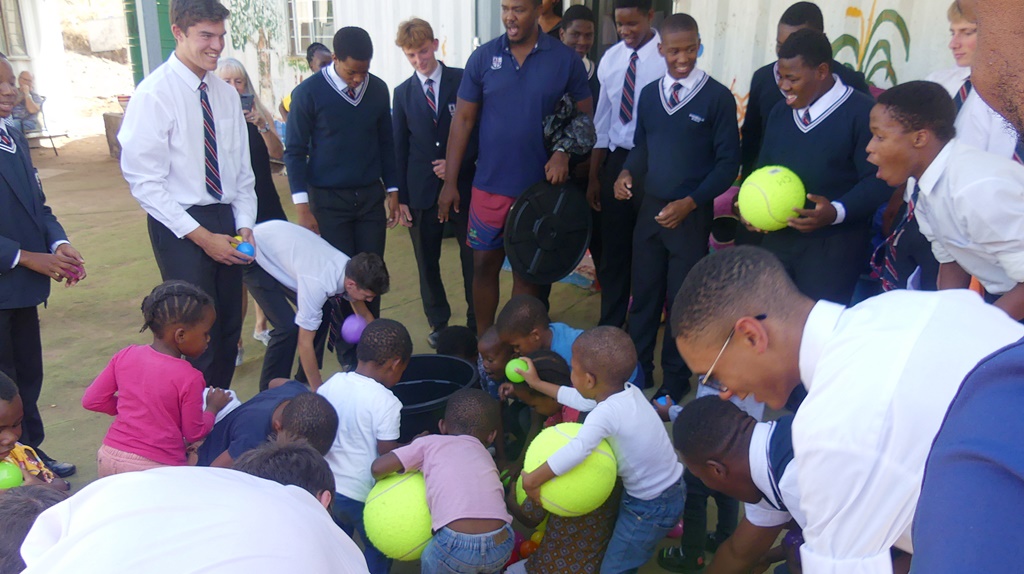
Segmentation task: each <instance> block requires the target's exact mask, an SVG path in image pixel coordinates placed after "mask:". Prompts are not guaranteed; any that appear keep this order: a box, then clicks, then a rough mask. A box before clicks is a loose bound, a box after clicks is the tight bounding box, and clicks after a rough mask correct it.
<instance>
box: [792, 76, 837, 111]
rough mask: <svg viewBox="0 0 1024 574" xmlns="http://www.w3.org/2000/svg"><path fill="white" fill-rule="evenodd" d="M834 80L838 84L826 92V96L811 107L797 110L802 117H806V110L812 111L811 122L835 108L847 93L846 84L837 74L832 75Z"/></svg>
mask: <svg viewBox="0 0 1024 574" xmlns="http://www.w3.org/2000/svg"><path fill="white" fill-rule="evenodd" d="M832 79H833V80H835V81H836V84H835V85H834V86H832V89H830V90H829V91H827V92H825V94H824V95H822V96H821V97H820V98H818V100H817V101H815V102H814V103H813V104H811V105H810V106H808V107H806V108H803V109H800V110H797V112H798V113H799V114H800V116H801V117H802V116H803V115H804V111H805V110H810V111H811V121H814V120H816V119H818V118H820V117H821V115H822V114H824V113H825V112H826V111H828V109H829V108H831V107H832V106H834V105H835V103H836V102H838V101H839V99H840V98H842V97H843V94H845V93H846V84H844V83H843V81H842V80H840V79H839V76H837V75H836V74H832Z"/></svg>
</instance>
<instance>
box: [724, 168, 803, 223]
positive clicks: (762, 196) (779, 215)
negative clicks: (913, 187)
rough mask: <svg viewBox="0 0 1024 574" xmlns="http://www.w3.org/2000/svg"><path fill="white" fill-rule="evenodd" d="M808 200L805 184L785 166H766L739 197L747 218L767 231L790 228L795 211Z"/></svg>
mask: <svg viewBox="0 0 1024 574" xmlns="http://www.w3.org/2000/svg"><path fill="white" fill-rule="evenodd" d="M805 201H806V191H805V190H804V183H803V182H802V181H800V178H799V177H798V176H797V175H796V174H795V173H793V172H792V170H790V169H789V168H785V167H782V166H781V165H769V166H765V167H762V168H761V169H759V170H757V171H755V172H754V173H752V174H750V175H749V176H748V177H747V179H746V181H744V182H743V186H742V187H740V193H739V197H738V198H737V202H738V204H739V208H740V215H741V216H743V219H745V220H747V222H748V223H750V224H751V225H753V226H754V227H756V228H758V229H762V230H764V231H777V230H779V229H782V228H784V227H786V221H787V220H788V219H789V218H790V217H796V214H795V213H793V210H794V209H803V206H804V203H805Z"/></svg>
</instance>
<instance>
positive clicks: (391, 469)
mask: <svg viewBox="0 0 1024 574" xmlns="http://www.w3.org/2000/svg"><path fill="white" fill-rule="evenodd" d="M377 444H378V445H379V444H380V443H379V442H378V443H377ZM378 448H379V446H378ZM370 472H371V473H372V474H373V478H375V479H378V480H379V479H381V478H384V477H385V476H387V475H389V474H393V473H396V472H405V467H404V466H402V461H401V460H399V459H398V456H396V455H395V453H393V452H388V453H387V454H385V455H383V456H380V457H377V460H375V461H373V464H372V465H370Z"/></svg>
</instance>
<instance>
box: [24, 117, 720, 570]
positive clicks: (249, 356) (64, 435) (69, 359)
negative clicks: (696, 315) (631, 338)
mask: <svg viewBox="0 0 1024 574" xmlns="http://www.w3.org/2000/svg"><path fill="white" fill-rule="evenodd" d="M32 156H33V161H34V162H35V165H36V167H37V168H38V169H39V175H40V177H41V178H42V181H43V187H44V190H45V191H46V194H47V199H48V203H49V205H50V206H51V207H52V208H53V211H54V213H55V214H56V215H57V217H58V218H59V220H60V221H61V223H62V224H63V225H64V227H65V229H66V230H67V232H68V235H69V237H70V238H71V240H72V242H73V243H74V245H75V246H76V247H77V248H78V249H79V251H81V253H82V255H83V257H84V258H85V260H86V264H87V269H88V272H89V277H88V278H87V279H86V280H85V281H84V282H83V283H81V284H80V285H78V286H76V287H74V288H71V289H65V288H64V287H61V286H56V285H55V286H54V288H53V293H52V296H51V297H50V300H49V305H48V306H47V307H46V308H45V309H42V308H41V313H40V320H41V324H42V336H43V349H44V363H45V370H46V380H45V384H44V388H43V394H42V398H41V399H40V403H39V404H40V407H41V410H42V413H43V418H44V421H45V423H46V430H47V439H46V442H45V444H44V446H45V448H46V451H47V452H48V453H49V454H50V455H51V456H54V457H55V458H57V459H59V460H66V461H69V462H73V463H75V464H77V465H78V469H79V470H78V474H77V475H75V476H74V477H72V479H71V480H72V484H73V487H74V490H78V489H80V488H81V487H83V486H84V485H85V484H87V483H88V482H90V481H92V480H94V479H95V477H96V456H95V455H96V449H97V448H98V447H99V445H100V441H101V440H102V438H103V435H104V434H105V433H106V429H107V427H108V426H109V424H110V422H111V419H110V418H109V417H107V416H106V415H100V414H96V413H91V412H88V411H85V410H84V409H83V408H82V407H81V403H80V401H81V396H82V392H83V391H84V389H85V388H86V387H87V386H88V385H89V384H90V383H91V382H92V380H93V378H94V377H95V376H96V375H97V374H98V373H99V372H100V370H102V369H103V367H104V366H105V365H106V364H107V362H108V361H109V359H110V357H111V356H112V355H113V354H114V353H115V352H117V351H118V350H119V349H121V348H123V347H125V346H127V345H129V344H148V343H150V342H151V341H152V338H151V335H149V333H148V332H147V333H141V334H140V333H139V327H140V326H141V324H142V318H141V313H140V311H139V306H140V304H141V302H142V298H143V297H144V296H145V295H147V294H148V293H149V291H150V290H151V289H152V288H153V287H154V286H156V285H157V284H159V283H160V275H159V272H158V271H157V268H156V264H155V262H154V259H153V254H152V251H151V250H150V245H149V240H148V235H147V232H146V217H145V213H144V212H143V211H142V209H141V208H139V206H138V204H137V203H136V201H135V200H134V199H133V198H132V197H131V195H130V194H129V191H128V185H127V184H126V183H125V181H124V179H123V178H122V177H121V172H120V168H119V165H118V162H117V161H116V160H114V159H112V158H111V157H110V156H109V155H108V153H107V146H106V142H105V140H104V139H103V137H101V136H97V137H92V138H88V139H84V140H78V141H73V142H69V143H67V144H66V145H64V146H63V147H61V148H60V156H59V157H55V156H54V154H53V152H52V151H51V150H50V149H48V148H44V149H36V150H33V152H32ZM275 182H276V184H277V187H278V190H279V192H280V193H281V196H282V198H283V203H284V205H285V210H286V211H287V212H288V214H289V216H290V217H292V218H293V219H294V209H293V207H292V205H291V201H290V198H289V197H288V184H287V181H286V179H285V178H284V177H280V176H275ZM456 249H457V247H456V245H455V240H454V239H450V240H446V241H445V246H444V256H443V257H444V258H443V263H442V266H443V273H444V280H445V284H446V285H447V288H448V294H449V300H450V302H451V305H452V309H453V315H454V316H453V317H452V321H451V323H452V324H458V323H462V322H464V321H465V311H466V305H465V301H463V300H462V299H461V296H460V295H459V292H460V287H459V282H460V280H461V279H460V275H459V269H458V256H457V253H456ZM385 260H386V262H387V265H388V268H389V270H390V271H391V275H392V282H391V285H392V291H391V292H390V293H388V294H387V295H386V296H384V297H383V301H382V302H383V308H382V315H383V316H385V317H390V318H395V319H398V320H400V321H401V322H402V323H404V324H405V325H406V327H408V329H409V331H410V333H411V334H412V337H413V342H414V345H415V352H419V353H429V352H432V351H431V350H430V348H429V347H428V346H427V344H426V336H427V333H428V330H429V328H428V325H427V322H426V319H425V318H424V316H423V311H422V306H421V301H420V296H419V286H418V281H417V279H416V263H415V259H414V257H413V253H412V249H411V244H410V241H409V239H408V232H407V231H406V230H405V229H403V228H396V229H392V230H390V231H389V232H388V237H387V248H386V256H385ZM501 289H502V295H503V300H506V299H507V298H508V294H509V293H510V291H511V276H510V274H509V273H503V274H502V286H501ZM599 299H600V296H599V295H598V294H595V293H592V292H589V291H587V290H584V289H580V288H578V287H574V286H570V285H564V284H558V285H555V286H554V289H553V290H552V294H551V317H552V320H554V321H562V322H565V323H568V324H570V325H573V326H576V327H581V328H586V327H591V326H594V325H595V324H596V322H597V316H598V309H599ZM253 320H254V319H253V313H251V312H250V313H249V315H248V316H247V317H246V322H245V325H244V327H243V330H242V333H243V342H244V347H245V362H244V364H243V365H242V366H241V367H239V368H238V369H237V370H236V372H235V379H234V383H233V385H232V388H233V389H235V390H236V391H237V392H238V394H239V396H240V398H241V399H242V400H245V399H247V398H249V397H251V396H252V395H254V394H255V393H256V391H257V382H258V377H259V372H260V366H261V364H262V358H263V351H264V347H263V345H262V344H261V343H259V342H258V341H255V340H254V339H253V338H252V336H251V334H252V331H253ZM655 356H656V357H657V356H659V354H658V353H656V354H655ZM336 368H337V363H336V362H334V361H333V359H328V362H327V364H326V365H325V369H324V370H325V373H330V372H331V370H332V369H336ZM657 377H660V373H656V378H657ZM711 514H712V516H711V519H712V520H714V511H713V510H712V512H711ZM415 570H416V568H415V566H414V564H408V565H399V566H397V567H396V568H395V569H394V572H396V573H399V572H413V571H415ZM642 571H651V572H654V571H659V569H658V568H657V566H654V565H653V561H652V565H648V566H647V567H645V568H644V569H643V570H642Z"/></svg>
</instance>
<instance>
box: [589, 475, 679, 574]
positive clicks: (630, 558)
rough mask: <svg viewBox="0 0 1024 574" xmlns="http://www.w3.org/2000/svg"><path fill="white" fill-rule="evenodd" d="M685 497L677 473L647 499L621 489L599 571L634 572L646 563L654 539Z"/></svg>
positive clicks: (608, 573) (606, 573)
mask: <svg viewBox="0 0 1024 574" xmlns="http://www.w3.org/2000/svg"><path fill="white" fill-rule="evenodd" d="M685 501H686V490H685V488H684V487H683V483H682V478H681V477H680V479H679V480H678V481H676V483H675V484H673V485H672V486H670V487H668V488H666V489H665V491H664V492H662V493H661V494H659V495H658V496H656V497H654V498H652V499H651V500H640V499H639V498H635V497H633V496H630V495H629V494H628V493H623V494H622V502H621V503H619V518H618V520H616V521H615V531H614V532H612V539H611V541H610V542H609V543H608V550H607V551H606V552H605V554H604V561H602V562H601V574H622V573H623V572H636V571H637V570H638V569H639V568H640V567H641V566H643V565H644V564H646V563H647V561H648V560H650V559H651V556H653V555H654V550H655V548H656V547H657V546H658V542H661V540H662V539H663V538H665V535H666V534H668V532H669V530H672V527H673V526H675V525H676V523H677V522H679V517H680V516H682V514H683V505H684V503H685Z"/></svg>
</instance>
